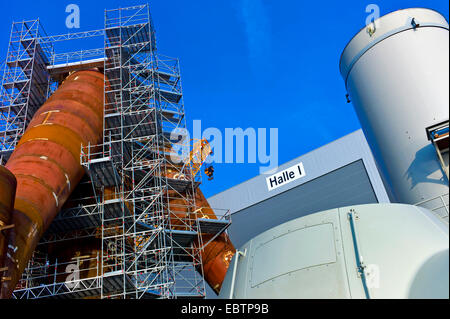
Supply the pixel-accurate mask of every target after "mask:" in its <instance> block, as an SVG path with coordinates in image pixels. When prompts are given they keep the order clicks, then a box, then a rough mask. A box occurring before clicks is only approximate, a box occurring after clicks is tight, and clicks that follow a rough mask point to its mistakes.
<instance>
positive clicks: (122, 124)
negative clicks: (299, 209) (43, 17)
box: [0, 4, 231, 299]
mask: <svg viewBox="0 0 450 319" xmlns="http://www.w3.org/2000/svg"><path fill="white" fill-rule="evenodd" d="M104 18H105V24H104V28H103V29H100V30H93V31H87V32H78V33H70V34H64V35H56V36H48V35H47V34H46V33H45V31H44V29H43V28H42V26H41V24H40V21H39V20H34V21H22V22H15V23H13V26H12V31H11V40H10V43H9V49H8V55H7V59H6V61H5V63H4V64H3V66H2V67H3V75H2V78H1V82H2V88H1V90H2V92H1V98H2V99H1V104H0V163H1V164H5V163H6V161H7V160H8V158H9V156H10V154H11V153H12V151H13V150H14V147H15V146H16V143H17V142H18V141H19V139H20V137H21V136H22V134H23V133H24V131H25V129H26V126H27V124H28V123H29V121H30V120H31V118H32V116H33V114H34V112H36V110H37V109H38V108H39V107H40V106H41V105H42V104H43V103H44V102H45V100H46V99H47V98H48V97H49V96H50V95H51V94H52V93H53V92H54V91H55V90H56V89H57V88H58V85H59V84H60V83H61V82H62V80H63V79H64V78H65V76H67V75H68V74H69V73H70V72H72V71H76V70H82V69H90V68H93V67H97V68H99V69H101V70H103V71H104V74H105V86H104V87H105V89H104V90H105V92H104V93H105V94H104V123H103V127H104V129H103V142H102V143H101V144H99V145H81V146H80V147H81V155H80V164H81V165H82V166H83V167H84V168H85V171H86V173H87V174H86V175H85V177H84V178H83V180H82V181H81V182H80V184H79V185H78V186H77V188H76V189H75V190H74V192H73V194H72V195H71V197H70V198H69V200H68V202H67V203H66V205H65V206H64V207H63V209H62V211H61V212H60V213H59V215H58V216H57V217H56V218H55V220H54V221H53V222H52V224H51V226H50V228H49V229H48V230H47V232H46V233H45V234H44V237H43V238H42V239H41V241H40V243H39V244H38V248H37V249H36V251H35V253H34V255H33V258H32V259H31V260H30V262H29V266H28V267H27V268H26V270H25V271H24V273H23V276H22V280H21V281H20V283H19V285H18V287H17V288H16V290H15V291H14V294H13V297H14V298H19V299H20V298H46V297H53V298H136V299H139V298H203V297H205V283H204V280H203V277H202V275H201V274H202V273H203V267H202V259H201V253H202V248H204V247H205V245H207V244H208V243H210V242H211V240H209V241H208V242H207V243H203V242H202V236H201V234H205V233H208V234H211V235H213V238H216V237H217V236H219V235H220V234H221V233H222V232H224V231H226V229H227V227H228V226H229V225H230V222H231V220H230V214H229V212H228V211H226V210H220V209H214V211H215V215H216V216H217V219H216V217H213V216H208V214H207V213H206V214H205V213H202V216H201V218H198V212H199V211H200V212H201V211H202V208H201V207H200V208H199V207H198V206H197V205H196V203H195V198H196V191H197V188H198V186H199V184H200V182H201V180H200V179H201V174H195V173H193V172H192V168H191V165H190V163H189V162H188V161H186V158H185V156H184V155H183V154H179V152H176V151H174V150H178V149H186V147H187V148H188V149H189V148H190V143H191V141H190V140H189V138H188V134H186V133H185V132H186V120H185V114H184V104H183V94H182V86H181V78H180V70H179V62H178V59H175V58H170V57H166V56H163V55H161V54H159V53H157V52H156V40H155V31H154V27H153V24H152V19H151V16H150V11H149V6H148V5H147V4H146V5H142V6H134V7H128V8H120V9H114V10H105V17H104ZM93 37H96V38H100V39H102V40H103V47H101V48H97V49H88V50H82V51H76V52H68V53H61V52H57V50H56V49H55V44H56V43H59V42H61V41H71V40H83V39H88V38H93ZM187 156H188V158H189V154H187ZM180 212H182V214H180ZM94 239H95V240H96V241H97V243H98V245H97V246H96V248H95V249H92V250H90V251H89V253H88V254H85V255H83V253H79V254H78V255H77V256H75V257H72V258H71V259H70V260H59V261H58V260H57V258H54V257H52V249H53V250H54V248H53V246H54V245H58V244H59V243H71V242H73V241H78V242H80V241H83V240H94ZM52 245H53V246H52Z"/></svg>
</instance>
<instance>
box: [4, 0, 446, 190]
mask: <svg viewBox="0 0 450 319" xmlns="http://www.w3.org/2000/svg"><path fill="white" fill-rule="evenodd" d="M70 3H74V4H77V5H79V7H80V11H81V29H79V30H77V31H86V30H91V29H100V28H102V27H103V14H104V11H103V10H104V9H105V8H109V9H113V8H117V7H125V6H130V5H135V4H142V3H145V1H116V0H108V1H92V0H91V1H86V0H71V1H27V0H24V1H20V2H12V1H9V2H6V1H2V2H1V4H0V10H1V11H0V12H2V17H1V19H0V25H1V28H0V30H1V33H0V60H4V58H5V57H6V50H7V43H8V39H9V32H10V28H11V22H12V21H13V20H16V21H18V20H22V19H34V18H37V17H39V18H40V19H41V21H42V24H43V25H44V28H45V29H46V31H47V33H49V34H63V33H68V32H69V31H70V30H68V29H67V28H66V27H65V19H66V16H67V13H65V8H66V6H67V5H68V4H70ZM149 3H150V9H151V13H152V17H153V20H154V24H155V27H156V32H157V43H158V50H159V52H161V53H163V54H166V55H168V56H173V57H179V58H180V63H181V72H182V80H183V90H184V102H185V109H186V116H187V120H188V126H190V125H191V124H192V121H193V120H196V119H201V120H202V126H203V127H204V128H206V127H216V128H218V129H220V130H221V131H224V130H225V128H236V127H241V128H243V129H245V128H248V127H253V128H270V127H277V128H278V139H279V146H278V151H279V154H278V156H279V159H278V161H279V163H280V164H282V163H285V162H287V161H289V160H291V159H293V158H295V157H298V156H300V155H302V154H304V153H306V152H309V151H311V150H313V149H315V148H317V147H320V146H322V145H324V144H327V143H329V142H331V141H333V140H335V139H337V138H339V137H342V136H344V135H346V134H349V133H351V132H353V131H355V130H357V129H358V128H360V124H359V122H358V120H357V118H356V115H355V113H354V111H353V108H352V105H351V104H347V103H346V100H345V93H346V92H345V88H344V84H343V81H342V79H341V77H340V74H339V68H338V62H339V56H340V54H341V52H342V50H343V48H344V47H345V45H346V44H347V42H348V41H349V40H350V39H351V38H352V37H353V35H355V34H356V33H357V32H358V31H359V30H360V29H361V28H362V27H363V25H364V23H365V19H366V17H367V15H368V13H366V12H365V8H366V6H367V5H368V4H370V3H375V4H377V5H378V6H379V8H380V13H381V15H384V14H386V13H388V12H391V11H394V10H397V9H402V8H408V7H428V8H432V9H435V10H437V11H439V12H441V13H442V14H443V15H444V16H445V17H446V18H447V20H448V18H449V3H448V1H444V0H428V1H413V0H391V1H381V0H380V1H375V0H372V1H360V0H359V1H356V0H355V1H300V0H290V1H288V0H277V1H274V0H229V1H212V0H195V1H186V0H184V1H182V0H172V1H168V0H154V1H149ZM100 45H101V44H100ZM100 45H99V46H100ZM94 46H95V45H94ZM257 174H259V164H248V163H247V164H245V163H244V164H216V165H215V178H214V180H213V181H207V180H206V179H204V182H203V185H202V189H203V191H204V193H205V194H206V195H207V196H211V195H213V194H215V193H217V192H220V191H222V190H225V189H227V188H229V187H232V186H234V185H236V184H238V183H240V182H243V181H245V180H247V179H249V178H252V177H253V176H255V175H257Z"/></svg>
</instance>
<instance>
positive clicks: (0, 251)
mask: <svg viewBox="0 0 450 319" xmlns="http://www.w3.org/2000/svg"><path fill="white" fill-rule="evenodd" d="M16 186H17V181H16V178H15V177H14V175H13V174H12V173H11V172H10V171H9V170H8V169H6V168H5V167H3V166H0V283H1V282H2V281H4V280H7V278H6V277H4V276H2V273H3V272H4V271H5V270H6V267H4V263H5V258H6V257H7V255H6V250H7V238H6V236H5V234H6V231H7V230H8V229H11V228H12V227H13V225H11V213H12V210H13V207H14V198H15V195H16Z"/></svg>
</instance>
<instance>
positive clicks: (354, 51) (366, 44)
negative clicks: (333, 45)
mask: <svg viewBox="0 0 450 319" xmlns="http://www.w3.org/2000/svg"><path fill="white" fill-rule="evenodd" d="M420 27H439V28H445V29H447V30H448V27H449V26H448V22H447V20H446V19H445V18H444V17H443V16H442V15H441V14H440V13H439V12H437V11H434V10H431V9H426V8H411V9H403V10H398V11H394V12H391V13H389V14H386V15H384V16H382V17H380V18H378V19H376V20H375V21H374V22H372V23H371V24H369V25H368V26H365V27H364V28H362V29H361V30H360V31H359V32H358V33H357V34H356V35H355V36H354V37H353V38H352V39H351V40H350V42H349V43H348V44H347V46H346V47H345V49H344V51H343V52H342V54H341V59H340V61H339V68H340V71H341V75H342V77H343V78H344V80H345V83H346V84H347V77H348V74H349V73H350V70H351V68H352V67H353V65H354V64H355V63H356V61H358V59H359V58H360V57H361V56H362V55H363V54H364V53H365V52H367V50H369V49H370V48H371V47H373V46H374V45H375V44H377V43H378V42H380V41H382V40H384V39H386V38H388V37H390V36H391V35H394V34H396V33H399V32H402V31H405V30H409V29H416V28H420Z"/></svg>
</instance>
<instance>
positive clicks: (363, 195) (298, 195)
mask: <svg viewBox="0 0 450 319" xmlns="http://www.w3.org/2000/svg"><path fill="white" fill-rule="evenodd" d="M377 202H378V200H377V197H376V195H375V192H374V191H373V188H372V185H371V183H370V180H369V177H368V175H367V172H366V169H365V167H364V164H363V162H362V160H359V161H356V162H354V163H352V164H349V165H346V166H344V167H342V168H339V169H337V170H335V171H332V172H330V173H328V174H325V175H323V176H321V177H318V178H316V179H314V180H311V181H309V182H307V183H304V184H302V185H299V186H297V187H294V188H291V189H289V190H287V191H285V192H283V193H281V194H278V195H276V196H274V197H271V198H269V199H267V200H265V201H262V202H260V203H258V204H255V205H253V206H250V207H248V208H245V209H243V210H241V211H239V212H236V213H234V214H233V215H232V220H233V223H232V225H231V226H230V228H229V234H230V238H231V240H232V242H233V244H234V245H235V246H236V247H240V246H241V245H243V244H244V243H245V242H247V241H248V240H250V239H251V238H253V237H254V236H256V235H258V234H260V233H262V232H263V231H266V230H268V229H270V228H272V227H275V226H278V225H280V224H282V223H285V222H287V221H289V220H292V219H295V218H298V217H301V216H304V215H307V214H311V213H314V212H319V211H323V210H327V209H332V208H337V207H343V206H349V205H358V204H368V203H377Z"/></svg>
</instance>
